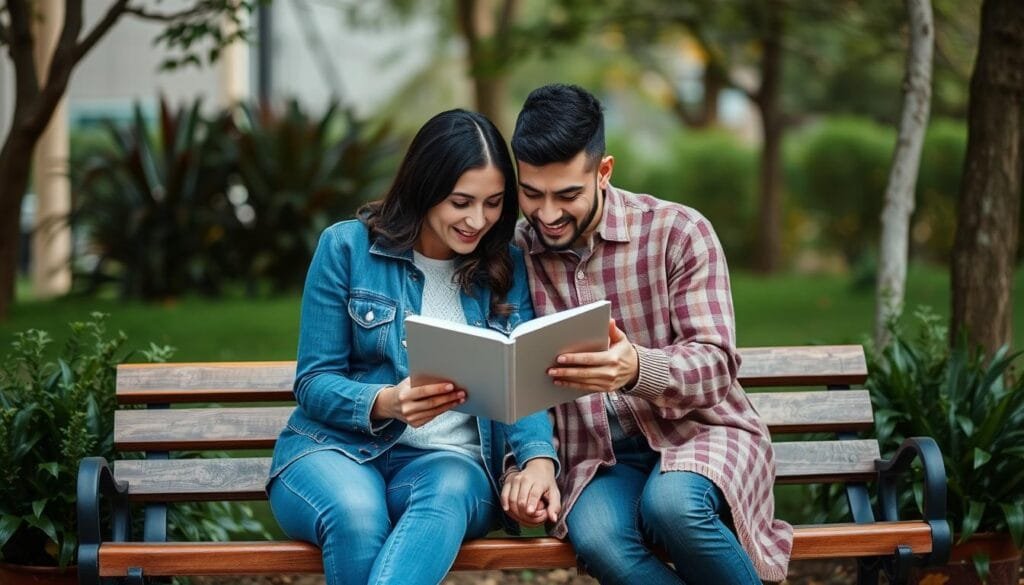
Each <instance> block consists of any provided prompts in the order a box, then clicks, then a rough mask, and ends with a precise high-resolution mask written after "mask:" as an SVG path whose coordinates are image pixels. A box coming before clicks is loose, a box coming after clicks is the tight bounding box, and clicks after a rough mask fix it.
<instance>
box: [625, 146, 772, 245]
mask: <svg viewBox="0 0 1024 585" xmlns="http://www.w3.org/2000/svg"><path fill="white" fill-rule="evenodd" d="M608 151H609V152H610V153H611V154H613V155H615V158H616V165H615V174H614V175H613V177H612V182H613V183H614V184H616V185H620V186H622V187H623V188H625V189H628V190H630V191H633V192H639V193H649V194H651V195H653V196H655V197H658V198H660V199H665V200H668V201H675V202H678V203H682V204H684V205H688V206H690V207H693V208H695V209H696V210H697V211H700V212H701V213H702V214H704V215H705V216H706V217H707V218H708V219H709V220H710V221H711V223H712V225H714V227H715V231H716V232H717V234H718V237H719V239H720V240H721V241H722V246H723V247H724V248H725V251H726V255H727V256H728V257H729V260H730V262H731V263H735V264H736V265H742V264H745V263H746V262H745V260H746V259H747V258H749V257H750V255H751V252H752V247H753V239H752V238H753V234H754V233H755V230H754V229H753V228H754V225H755V224H754V222H755V221H756V219H755V218H756V196H755V193H756V178H757V158H756V152H755V151H754V150H753V149H752V148H749V147H746V146H744V145H742V144H740V142H739V141H738V140H737V139H736V138H735V137H733V136H730V135H729V134H726V133H724V132H717V131H711V132H700V133H680V134H677V135H674V136H673V137H672V138H670V139H669V140H668V141H667V144H666V145H665V146H660V145H658V146H655V145H649V146H647V147H645V148H641V147H638V146H635V145H633V144H631V143H628V142H627V141H626V140H625V139H624V137H618V136H612V137H610V138H609V148H608Z"/></svg>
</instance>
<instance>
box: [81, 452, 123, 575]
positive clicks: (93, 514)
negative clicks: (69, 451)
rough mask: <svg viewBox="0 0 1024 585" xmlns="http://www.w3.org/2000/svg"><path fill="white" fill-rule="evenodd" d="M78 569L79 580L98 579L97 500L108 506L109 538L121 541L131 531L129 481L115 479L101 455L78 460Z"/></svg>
mask: <svg viewBox="0 0 1024 585" xmlns="http://www.w3.org/2000/svg"><path fill="white" fill-rule="evenodd" d="M77 492H78V493H77V503H76V507H77V514H78V573H79V575H80V582H81V583H99V582H100V581H99V547H100V542H102V540H103V534H102V514H101V513H100V502H101V499H102V498H106V499H107V500H108V501H109V503H110V505H111V507H112V514H111V528H112V534H111V540H113V541H115V542H122V541H124V540H126V539H127V538H128V537H129V536H130V534H131V512H130V508H129V507H128V499H127V498H126V497H125V495H126V494H127V492H128V484H127V483H125V482H119V481H116V480H115V479H114V473H113V472H112V471H111V469H110V465H109V464H108V463H107V460H106V459H104V458H103V457H86V458H84V459H82V461H81V462H80V463H79V464H78V486H77Z"/></svg>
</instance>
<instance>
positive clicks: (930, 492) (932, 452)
mask: <svg viewBox="0 0 1024 585" xmlns="http://www.w3.org/2000/svg"><path fill="white" fill-rule="evenodd" d="M915 459H918V460H920V461H921V468H922V470H923V471H924V479H923V481H924V486H923V487H924V490H923V494H924V502H923V504H924V505H923V515H924V517H923V520H924V521H925V522H926V523H928V525H929V526H930V527H931V529H932V552H931V554H929V555H928V557H927V558H926V562H927V563H928V564H932V565H942V564H945V563H946V562H947V561H948V560H949V552H950V548H951V547H952V541H953V536H952V533H951V531H950V528H949V522H948V521H947V519H946V467H945V464H944V463H943V461H942V452H941V451H940V450H939V446H938V445H937V444H936V443H935V440H934V439H932V438H931V437H910V438H908V439H905V440H904V441H903V444H902V445H900V447H899V449H897V450H896V453H894V454H893V456H892V458H890V459H878V460H876V461H875V469H876V470H877V471H878V508H879V512H880V513H881V515H882V519H883V520H899V490H898V483H899V479H900V477H901V476H903V475H905V474H907V473H908V472H909V471H910V469H911V464H912V463H913V462H914V460H915Z"/></svg>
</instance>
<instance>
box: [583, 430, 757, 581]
mask: <svg viewBox="0 0 1024 585" xmlns="http://www.w3.org/2000/svg"><path fill="white" fill-rule="evenodd" d="M614 448H615V457H616V460H617V461H618V463H617V464H616V465H614V466H612V467H605V468H601V469H600V470H599V471H598V472H597V475H596V476H595V477H594V479H593V480H592V481H591V482H590V484H589V485H587V487H586V488H585V489H584V490H583V493H582V494H580V497H579V499H578V500H577V501H576V504H575V505H574V506H573V508H572V511H570V512H569V517H568V518H567V522H568V526H569V539H570V540H571V541H572V544H573V546H574V547H575V549H576V554H577V555H579V557H580V559H581V560H583V562H584V564H585V565H586V567H587V569H588V570H589V571H590V573H591V574H592V575H594V576H595V577H597V579H598V580H599V581H600V582H601V583H602V584H604V585H608V584H612V583H642V584H643V585H660V584H662V583H672V584H675V585H678V584H679V583H685V584H686V585H704V584H711V585H733V584H737V583H739V584H747V583H754V584H760V583H761V581H760V580H759V579H758V577H757V573H756V572H755V570H754V566H753V564H752V563H751V561H750V557H748V556H747V553H746V552H745V551H744V550H743V548H742V547H741V546H740V544H739V542H738V541H737V540H736V535H735V534H733V532H732V531H731V530H730V529H729V527H728V526H726V524H725V522H723V520H722V518H721V517H720V516H724V517H726V518H729V517H730V511H729V505H728V503H727V502H726V501H725V498H724V497H723V496H722V492H721V490H719V489H718V488H717V487H716V486H715V485H714V484H713V483H712V482H711V480H709V479H707V478H706V477H704V476H702V475H699V474H697V473H691V472H688V471H673V472H668V473H661V462H660V456H659V455H658V453H657V452H655V451H653V450H651V448H650V447H649V446H648V445H647V442H646V440H645V439H644V438H643V437H642V436H633V437H627V438H623V439H619V440H618V441H616V442H615V443H614ZM652 542H653V543H655V544H658V545H661V546H663V547H664V548H665V549H666V550H667V551H668V552H669V556H670V557H671V559H672V562H673V564H674V565H675V567H676V570H675V571H673V570H672V569H671V567H669V566H668V565H666V564H665V563H663V562H661V560H659V559H658V558H657V557H656V556H654V554H652V553H651V551H650V549H649V548H648V547H647V545H648V544H649V543H652Z"/></svg>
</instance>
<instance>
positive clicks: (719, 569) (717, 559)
mask: <svg viewBox="0 0 1024 585" xmlns="http://www.w3.org/2000/svg"><path fill="white" fill-rule="evenodd" d="M640 514H641V516H642V518H643V522H644V525H645V527H646V528H647V529H648V530H649V531H650V533H651V539H652V540H653V541H654V542H656V543H658V544H661V545H663V546H664V547H665V548H666V549H668V551H669V555H670V556H671V557H672V562H673V564H675V566H676V572H677V573H678V574H679V576H680V577H681V578H682V579H683V581H685V582H686V583H687V585H707V584H710V585H722V584H723V583H730V584H738V585H744V584H750V585H754V584H757V585H760V583H761V580H760V579H758V577H757V572H756V571H755V570H754V565H753V563H752V562H751V561H750V557H749V556H748V555H747V553H746V551H744V550H743V547H741V546H740V543H739V541H738V540H737V539H736V535H735V534H733V532H732V530H730V529H729V527H728V526H727V525H726V523H725V522H724V521H723V520H722V516H725V517H726V518H728V517H729V515H730V511H729V505H728V503H727V502H726V501H725V496H723V495H722V491H721V490H720V489H718V487H716V486H715V484H714V483H712V481H711V480H710V479H708V478H706V477H704V476H702V475H700V474H697V473H691V472H689V471H670V472H668V473H661V465H660V464H658V465H656V466H655V468H654V470H653V471H652V472H651V476H650V480H648V482H647V486H646V487H645V488H644V492H643V497H642V499H641V507H640Z"/></svg>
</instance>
